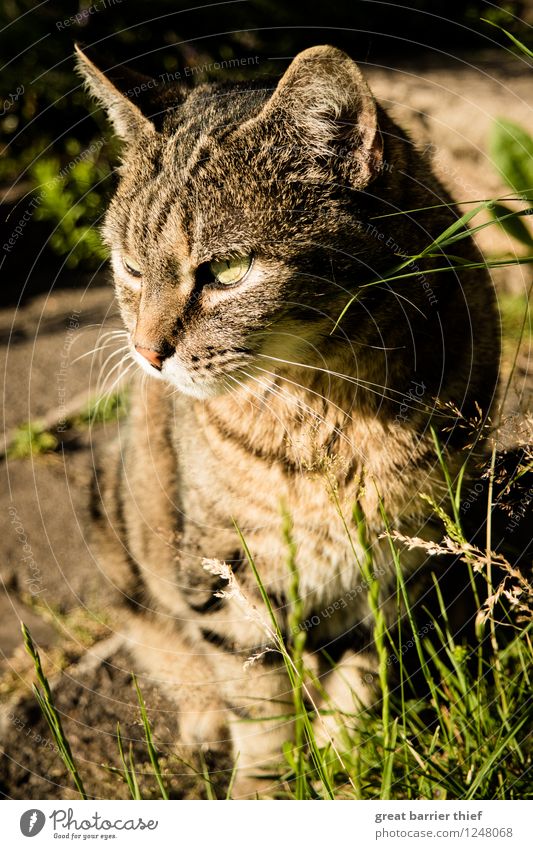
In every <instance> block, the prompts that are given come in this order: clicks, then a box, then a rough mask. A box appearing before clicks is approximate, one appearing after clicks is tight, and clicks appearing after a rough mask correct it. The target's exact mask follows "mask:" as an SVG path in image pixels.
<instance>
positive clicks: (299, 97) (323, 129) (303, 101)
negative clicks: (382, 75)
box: [263, 46, 383, 189]
mask: <svg viewBox="0 0 533 849" xmlns="http://www.w3.org/2000/svg"><path fill="white" fill-rule="evenodd" d="M263 116H264V117H267V116H268V117H269V118H270V119H271V120H274V119H275V120H276V124H277V125H278V131H279V130H280V129H281V130H283V127H284V128H285V131H286V132H287V131H288V132H289V133H290V130H291V129H292V130H293V133H292V135H293V136H295V137H296V138H297V144H298V145H301V153H302V154H304V155H305V151H306V150H307V151H308V152H309V153H310V154H311V156H312V157H313V159H314V160H315V163H316V164H317V165H319V166H320V165H321V164H327V165H328V166H329V169H328V170H330V171H331V170H332V171H333V172H335V173H337V174H340V175H342V179H344V180H346V181H347V182H349V183H350V185H352V186H354V187H356V188H358V189H362V188H364V187H365V186H366V185H367V184H368V183H369V182H370V181H371V180H373V179H374V178H375V177H377V176H378V174H379V173H380V170H381V167H382V163H383V140H382V136H381V133H380V130H379V126H378V116H377V107H376V102H375V100H374V97H373V96H372V93H371V91H370V89H369V87H368V85H367V83H366V81H365V78H364V77H363V75H362V73H361V71H360V70H359V68H358V66H357V65H356V63H355V62H354V61H353V60H352V59H350V57H349V56H348V55H347V54H346V53H344V52H343V51H342V50H338V49H337V48H336V47H329V46H320V47H311V48H309V49H308V50H304V51H303V52H302V53H299V54H298V55H297V56H296V57H295V58H294V60H293V61H292V63H291V64H290V65H289V68H288V69H287V71H286V72H285V74H284V75H283V77H282V78H281V80H280V81H279V83H278V85H277V88H276V90H275V91H274V94H273V95H272V97H271V98H270V100H269V102H268V103H267V105H266V106H265V108H264V110H263Z"/></svg>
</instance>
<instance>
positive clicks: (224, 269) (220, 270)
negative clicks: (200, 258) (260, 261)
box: [209, 255, 252, 286]
mask: <svg viewBox="0 0 533 849" xmlns="http://www.w3.org/2000/svg"><path fill="white" fill-rule="evenodd" d="M251 265H252V257H251V255H248V256H233V257H228V258H227V259H214V260H213V261H212V262H210V263H209V269H210V271H211V274H212V275H213V277H214V278H215V280H216V281H217V283H222V285H223V286H232V285H233V284H234V283H240V281H241V280H244V278H245V277H246V275H247V274H248V272H249V271H250V268H251Z"/></svg>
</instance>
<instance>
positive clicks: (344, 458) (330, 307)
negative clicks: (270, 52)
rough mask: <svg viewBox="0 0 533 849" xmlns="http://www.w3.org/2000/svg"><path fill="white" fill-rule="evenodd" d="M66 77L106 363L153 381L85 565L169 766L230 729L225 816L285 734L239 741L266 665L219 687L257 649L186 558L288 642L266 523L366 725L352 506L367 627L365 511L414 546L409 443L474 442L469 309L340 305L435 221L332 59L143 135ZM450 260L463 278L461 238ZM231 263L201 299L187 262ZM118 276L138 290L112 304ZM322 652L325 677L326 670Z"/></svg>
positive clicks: (417, 468) (332, 53)
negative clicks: (103, 153) (109, 190)
mask: <svg viewBox="0 0 533 849" xmlns="http://www.w3.org/2000/svg"><path fill="white" fill-rule="evenodd" d="M79 65H80V69H81V71H82V73H83V74H84V76H85V78H86V80H87V82H88V84H89V87H90V88H91V90H92V92H93V94H95V96H97V97H98V99H99V100H100V101H101V102H102V103H103V105H104V106H105V107H106V108H107V110H108V112H109V115H110V118H111V120H112V121H113V122H114V124H115V128H116V130H117V132H118V133H119V134H120V135H121V136H122V138H123V139H124V141H125V149H124V160H123V163H122V166H121V169H120V182H119V186H118V189H117V192H116V194H115V197H114V198H113V200H112V201H111V205H110V208H109V211H108V214H107V218H106V224H105V237H106V240H107V242H108V244H109V246H110V248H111V250H112V252H113V264H114V269H115V277H116V286H117V295H118V298H119V302H120V305H121V309H122V314H123V318H124V323H125V326H126V329H127V332H128V334H129V338H130V340H131V342H132V344H137V345H140V346H141V347H143V348H147V349H151V350H154V351H158V352H160V354H161V357H162V358H163V366H162V371H161V372H158V371H156V370H155V369H154V368H153V367H152V366H151V365H149V364H148V363H147V362H146V360H143V358H142V357H141V356H140V355H138V354H135V355H134V356H135V357H136V358H137V360H138V362H139V364H140V365H141V367H142V368H143V369H144V371H145V372H147V373H149V375H150V376H152V377H157V378H161V377H162V378H163V379H162V380H161V379H158V380H150V379H148V380H146V379H144V380H143V379H142V377H143V376H139V377H138V378H136V380H135V381H134V383H133V388H132V410H131V415H130V418H129V424H128V429H127V436H126V440H125V443H123V444H122V445H121V446H120V453H119V454H118V455H117V454H116V455H115V463H114V466H113V465H112V464H110V463H108V464H106V469H107V474H106V475H105V481H104V484H103V498H102V503H103V507H102V506H101V507H100V509H99V518H98V520H97V521H98V525H99V528H100V530H101V542H100V546H101V552H102V553H101V560H102V563H103V567H104V568H105V569H106V570H107V572H108V574H109V576H110V581H111V582H113V583H114V585H115V587H116V588H117V589H118V591H119V599H122V600H124V599H127V600H128V604H129V606H130V607H131V608H132V609H133V610H135V611H136V612H137V613H140V614H142V615H141V616H133V617H132V618H131V619H130V620H129V621H130V625H129V632H128V633H129V639H130V641H131V643H132V645H133V646H134V647H135V654H136V657H137V660H138V663H139V666H140V667H141V668H143V669H145V670H150V671H152V672H153V674H154V675H155V676H156V677H161V678H163V679H164V680H165V682H166V685H167V687H168V688H169V689H170V690H171V691H173V692H174V693H175V695H176V699H177V703H178V706H179V709H180V717H181V719H182V729H183V735H184V737H185V738H186V739H188V740H190V742H191V743H194V744H201V743H203V744H207V745H216V743H217V741H219V740H220V739H221V737H223V736H224V734H225V733H226V732H225V731H224V729H227V727H228V726H229V727H230V731H231V735H232V740H233V746H234V751H235V754H236V756H237V755H238V756H239V778H238V782H237V785H236V793H237V795H245V794H246V793H248V792H252V791H253V789H254V787H255V785H254V784H253V783H252V775H253V774H254V773H255V772H257V771H258V770H259V769H260V767H262V766H265V765H268V763H269V762H270V761H271V760H272V759H275V758H276V756H279V750H280V745H281V743H282V742H283V740H284V739H286V738H288V737H289V736H290V723H287V722H284V723H278V725H276V723H272V722H270V723H268V722H266V723H265V724H264V726H263V725H262V724H261V723H260V722H259V721H258V722H256V723H246V722H244V723H243V722H242V718H243V717H249V716H251V717H255V718H256V719H257V720H260V719H266V718H268V716H269V715H276V714H280V713H284V712H287V711H289V710H290V705H291V695H290V688H289V685H288V681H287V678H286V675H285V673H284V670H283V664H282V663H281V661H280V658H279V655H277V654H276V653H274V652H272V653H267V654H266V655H265V656H264V659H263V660H262V661H257V662H256V663H254V664H253V665H252V666H251V667H250V668H248V669H247V670H246V671H244V670H243V662H244V661H245V660H246V658H247V657H249V656H250V655H252V654H254V652H256V651H257V650H258V649H260V648H261V647H262V646H264V643H265V640H266V638H265V634H264V632H263V631H262V630H261V628H260V627H259V626H258V625H257V623H256V622H255V621H254V620H253V619H250V617H249V616H248V615H247V611H246V609H243V605H242V603H241V602H240V601H239V600H238V599H236V598H235V597H233V598H230V599H219V598H218V599H217V598H216V597H214V596H213V592H214V591H215V590H216V589H217V588H218V587H220V584H221V582H220V580H219V579H217V578H215V577H213V575H211V574H209V573H208V572H206V571H205V569H204V568H203V558H216V559H218V560H221V561H225V562H227V563H229V564H231V565H232V566H233V568H234V570H235V573H236V575H237V577H238V580H239V582H240V584H241V586H242V588H243V591H244V593H245V594H246V596H247V597H248V599H249V600H250V602H251V603H252V604H254V605H256V607H257V608H258V609H261V605H262V602H261V599H260V596H259V592H258V589H257V586H256V584H255V581H254V578H253V575H252V574H251V570H250V568H249V566H248V565H247V562H246V558H245V556H244V552H243V549H242V546H241V545H240V542H239V538H238V536H237V533H236V531H235V524H237V525H238V527H239V528H240V529H241V531H242V533H243V534H244V537H245V539H246V540H247V544H248V546H249V548H250V550H251V551H252V552H253V555H254V558H255V562H256V564H257V568H258V570H259V573H260V574H261V577H262V580H263V582H264V584H265V586H266V588H267V590H268V592H269V594H270V596H271V598H272V600H273V603H274V605H275V607H276V615H277V617H278V620H279V623H280V627H281V629H282V631H283V632H284V634H285V635H286V636H287V637H289V636H290V635H289V634H288V585H289V582H290V576H289V575H288V572H287V566H286V559H287V551H286V544H285V543H284V541H283V535H282V531H281V522H282V518H281V509H280V504H281V503H283V504H284V505H285V509H286V510H287V511H288V513H289V515H290V516H291V518H292V522H293V537H294V542H295V545H296V560H297V564H298V569H299V574H300V593H301V596H302V601H303V606H304V617H305V618H306V619H309V620H311V619H312V617H313V616H315V617H316V616H318V614H320V612H321V611H324V610H325V609H326V608H327V607H328V606H329V605H335V603H337V608H336V609H335V611H334V614H333V615H329V614H328V615H327V616H322V615H320V616H318V619H319V623H318V624H316V625H313V627H311V628H309V630H308V632H307V650H308V655H307V662H308V664H309V665H310V666H311V667H312V668H313V669H314V670H315V672H316V673H317V674H319V675H321V676H323V683H324V685H325V687H326V690H328V689H329V692H330V693H331V694H332V695H333V697H334V699H335V700H336V702H337V703H338V705H339V706H340V707H341V708H342V709H344V710H348V711H350V710H354V709H355V708H356V706H357V705H359V704H360V703H361V702H363V703H365V702H368V701H369V699H370V698H371V696H372V688H371V687H369V686H368V685H367V682H368V681H370V680H371V679H372V673H373V671H375V660H374V655H373V649H372V641H371V633H372V628H371V621H370V616H369V608H368V601H367V596H366V593H365V592H359V591H357V588H359V590H360V589H361V580H362V579H361V574H360V571H359V569H358V566H357V563H356V558H355V557H354V551H353V548H352V544H353V539H354V538H355V539H356V538H357V534H356V531H355V529H354V528H353V524H352V521H351V516H352V508H353V504H354V501H356V500H357V501H358V502H359V503H360V505H361V508H362V510H363V513H364V517H365V521H366V525H367V530H368V535H369V539H370V541H371V543H372V546H373V552H374V569H375V571H376V573H377V574H378V575H379V578H380V583H381V596H382V603H383V605H384V609H385V610H386V612H387V616H388V620H389V622H391V623H392V622H393V620H394V617H395V615H396V602H395V599H394V590H395V581H396V578H395V574H394V567H393V564H392V562H391V556H390V549H389V544H388V542H387V540H384V539H382V538H380V535H381V534H382V533H383V530H384V524H383V520H382V516H381V508H380V500H381V502H382V504H383V507H384V508H385V510H386V512H387V515H388V517H389V521H390V523H391V525H392V526H393V527H395V528H399V529H401V530H402V531H403V532H404V533H407V534H416V535H422V536H426V537H428V538H430V537H435V536H436V535H437V534H438V531H437V530H436V529H435V528H434V527H433V525H432V522H431V520H430V518H429V517H428V507H427V503H426V502H424V501H423V500H422V499H421V498H420V497H419V494H420V493H423V492H425V493H428V494H430V495H432V496H433V497H434V498H436V499H437V500H442V499H443V497H444V492H445V489H444V486H443V480H442V475H441V472H440V469H439V466H438V464H437V463H436V461H435V453H434V446H433V440H432V436H431V433H430V430H429V424H430V423H431V424H432V425H433V426H434V427H435V428H436V429H437V431H438V432H439V434H440V437H441V440H442V441H443V442H445V443H446V445H447V449H446V450H447V461H448V464H449V467H450V469H451V471H452V474H453V472H454V471H456V470H457V469H458V468H459V465H460V464H461V463H462V462H463V459H464V458H463V457H462V455H461V453H460V447H461V442H462V438H463V436H464V432H463V431H461V429H460V428H458V427H457V422H456V421H455V420H454V419H453V416H451V415H450V410H451V407H452V406H453V407H456V408H457V409H459V410H460V411H461V412H462V414H463V416H464V417H465V418H466V419H468V418H469V417H471V416H472V415H474V414H475V413H476V405H479V408H480V409H481V410H482V415H483V416H485V415H487V414H488V413H489V411H490V407H491V403H492V400H493V396H494V392H495V386H496V375H497V369H498V358H499V351H498V344H497V341H496V340H497V338H498V328H497V322H496V317H495V309H494V299H493V293H492V288H491V284H490V281H489V280H488V277H487V275H486V274H485V273H484V272H483V271H477V270H476V271H470V270H464V271H462V272H461V273H460V274H459V273H458V272H456V271H455V270H449V271H445V272H440V273H432V269H433V268H440V267H442V266H446V265H447V260H446V258H445V257H434V258H427V257H426V258H423V259H418V260H417V261H416V268H412V269H411V271H415V272H416V274H415V275H413V276H411V277H407V278H405V279H399V280H397V281H393V282H390V283H383V284H380V285H375V286H368V287H365V286H364V284H365V283H368V282H371V281H375V280H379V276H380V274H383V272H385V271H387V270H390V269H391V268H393V267H394V266H395V265H397V264H398V263H399V262H400V261H401V256H400V255H401V254H408V255H415V254H417V253H419V252H420V251H421V250H422V249H423V248H424V247H426V246H427V244H428V243H429V242H430V241H431V239H432V238H435V237H436V236H438V235H439V234H440V233H441V232H442V231H443V230H444V229H445V228H446V227H448V226H449V225H450V224H451V223H453V222H454V221H455V220H456V219H457V216H458V212H457V210H456V208H455V207H454V205H453V202H452V201H451V199H450V198H449V197H448V196H447V194H446V192H445V191H444V190H443V188H442V187H441V186H440V185H439V183H438V182H437V180H436V179H435V177H434V176H433V174H432V173H431V170H430V168H429V165H428V163H427V162H426V161H425V159H424V157H423V156H422V155H421V154H420V153H419V152H418V151H417V149H416V147H415V146H414V145H413V144H412V142H411V141H410V139H408V138H407V136H406V135H405V134H404V133H403V131H402V130H401V129H400V128H399V127H397V126H396V125H395V124H394V123H393V121H392V120H391V118H390V117H389V116H388V115H387V114H386V113H385V111H384V110H383V109H382V108H381V107H380V106H378V105H377V104H376V103H375V101H374V99H373V98H372V96H371V94H370V92H369V90H368V88H367V86H366V83H365V82H364V79H363V77H362V75H361V73H360V71H359V69H358V68H357V66H356V65H355V63H354V62H352V60H351V59H349V57H347V56H346V55H345V54H344V53H342V52H340V51H338V50H336V49H335V48H332V47H317V48H313V49H311V50H307V51H305V52H304V53H302V54H300V55H299V56H297V57H296V58H295V60H294V61H293V62H292V64H291V65H290V67H289V69H288V71H287V72H286V74H285V75H284V76H283V78H282V79H281V81H280V82H278V83H277V85H276V84H275V83H273V82H271V81H264V80H263V81H260V82H259V83H256V84H250V85H249V86H243V85H238V86H229V85H210V86H200V87H198V88H197V89H195V90H193V91H191V92H190V93H188V94H187V93H186V92H183V91H182V90H181V89H179V88H175V89H172V90H167V91H166V92H165V94H164V96H162V95H161V94H159V93H157V90H156V93H155V96H154V97H153V99H152V101H151V103H149V104H148V106H147V105H146V104H143V111H141V110H140V109H139V108H138V106H137V105H135V104H133V103H132V102H131V101H129V100H128V99H127V98H125V97H124V96H123V95H122V94H120V92H119V90H118V89H117V88H115V87H114V86H113V85H112V83H111V82H109V81H108V80H107V79H106V77H105V76H104V75H103V74H101V72H100V71H98V70H97V69H96V68H95V66H94V65H92V64H91V63H90V62H89V60H88V59H87V58H86V57H85V56H84V55H83V54H81V52H80V58H79ZM432 205H433V206H434V207H435V208H433V209H431V210H430V211H426V212H415V213H412V214H405V215H400V216H398V215H396V216H392V217H382V216H387V215H388V214H389V213H394V212H397V211H399V210H413V209H419V208H425V207H430V206H432ZM453 253H454V254H456V255H457V254H459V255H460V256H461V257H463V258H464V259H465V260H467V261H473V262H476V261H478V260H479V255H478V253H477V250H476V248H475V246H474V244H473V242H472V240H471V239H469V238H468V239H464V240H462V241H460V242H457V243H456V245H454V248H453ZM248 254H253V257H254V262H253V266H252V269H251V271H250V272H249V274H248V275H247V277H245V278H244V280H243V282H242V283H240V284H237V285H236V286H234V287H228V288H221V287H217V286H214V285H213V282H212V280H210V279H209V274H208V266H207V264H208V263H209V262H210V261H211V260H212V259H221V258H224V257H227V256H235V255H248ZM124 256H127V257H130V258H131V259H132V261H134V262H135V265H136V266H138V268H139V269H140V271H141V274H142V277H141V279H140V281H136V280H134V279H128V275H127V273H126V272H125V271H124V268H123V266H122V258H123V257H124ZM206 269H207V270H206ZM408 271H409V269H404V273H406V272H408ZM206 274H207V276H206ZM354 294H357V299H356V300H355V301H354V302H353V303H352V304H351V306H350V308H349V309H348V310H347V312H346V314H345V316H344V317H343V319H342V321H341V322H340V324H339V325H338V327H336V321H337V319H338V317H339V315H340V314H341V312H342V310H343V309H344V307H345V306H346V304H347V302H348V300H350V298H351V297H352V295H354ZM176 390H179V391H178V392H176ZM437 398H438V399H439V406H437V405H436V401H435V399H437ZM443 405H448V406H443ZM113 469H114V471H113ZM335 499H337V503H338V508H339V509H340V512H341V513H342V516H343V517H344V518H345V520H346V521H347V522H348V524H349V525H350V527H351V529H352V540H350V538H349V535H348V534H347V533H346V529H345V527H344V525H343V522H342V521H341V517H340V515H339V510H336V509H335V506H334V504H333V500H335ZM355 545H356V549H357V546H358V543H357V542H356V543H355ZM358 553H359V555H361V554H362V552H361V550H360V549H359V551H358ZM356 554H357V550H356ZM403 564H404V569H405V574H406V578H407V579H408V580H409V579H410V575H412V574H413V573H414V572H415V570H418V572H417V581H416V582H415V583H416V587H417V589H416V592H418V593H420V592H421V588H422V587H423V586H424V585H425V584H427V582H428V581H429V580H430V568H429V566H427V565H426V566H425V569H421V567H422V566H423V565H424V556H423V555H421V554H420V553H417V552H414V551H413V552H409V553H407V552H406V553H405V556H404V558H403ZM435 568H438V565H436V566H435ZM222 583H223V582H222ZM411 583H413V582H411ZM346 598H349V602H348V603H344V604H342V603H340V602H339V600H343V599H344V600H345V599H346ZM125 607H126V606H125V605H124V608H125ZM323 648H327V650H328V652H329V653H330V654H332V655H334V656H336V657H337V658H338V660H339V664H338V666H337V668H336V669H335V670H331V669H330V668H329V667H328V666H327V665H326V664H325V663H324V661H323V659H322V658H323V655H322V654H321V653H320V652H321V649H323ZM280 705H281V707H280ZM326 725H327V723H326ZM322 730H323V731H325V733H326V737H327V734H328V733H329V732H330V731H331V729H329V728H327V727H326V728H323V729H322Z"/></svg>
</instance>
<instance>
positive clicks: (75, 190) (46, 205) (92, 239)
mask: <svg viewBox="0 0 533 849" xmlns="http://www.w3.org/2000/svg"><path fill="white" fill-rule="evenodd" d="M72 144H77V143H75V142H74V140H72ZM100 147H101V143H97V142H93V143H92V145H91V146H90V147H89V148H88V149H87V152H85V153H84V152H83V151H82V152H81V153H78V156H77V159H76V158H75V159H73V160H72V161H71V162H70V164H69V165H67V166H65V167H64V168H63V169H61V167H60V161H59V159H58V158H57V157H42V158H40V159H38V160H37V162H36V163H35V164H34V165H33V167H32V169H31V174H32V177H33V178H34V180H35V181H36V184H37V189H36V199H37V203H36V207H35V218H36V219H37V220H39V221H50V222H52V223H53V224H55V229H54V232H53V233H52V235H51V236H50V239H49V244H50V247H51V248H52V250H53V251H54V252H55V253H57V254H59V255H60V256H64V257H65V265H66V266H67V268H76V267H78V266H79V265H83V266H84V267H85V268H94V267H98V266H99V265H100V264H101V263H102V262H103V261H104V260H105V259H107V251H106V250H105V248H104V246H103V244H102V242H101V240H100V236H99V234H98V230H97V229H96V226H95V225H96V224H97V223H98V220H99V216H100V211H101V209H102V207H103V193H102V186H103V185H104V184H105V181H106V179H107V177H108V176H109V173H110V170H109V166H108V165H107V164H104V162H103V161H102V160H101V159H99V158H98V152H99V150H100ZM92 148H93V149H94V151H95V152H93V150H92Z"/></svg>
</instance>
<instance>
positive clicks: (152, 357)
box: [135, 345, 163, 371]
mask: <svg viewBox="0 0 533 849" xmlns="http://www.w3.org/2000/svg"><path fill="white" fill-rule="evenodd" d="M135 350H136V351H137V353H138V354H140V355H141V357H144V359H145V360H148V362H149V363H150V365H151V366H153V367H154V368H156V369H158V371H161V365H162V363H163V358H162V356H161V354H159V353H158V352H157V351H154V349H153V348H143V347H142V345H135Z"/></svg>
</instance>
